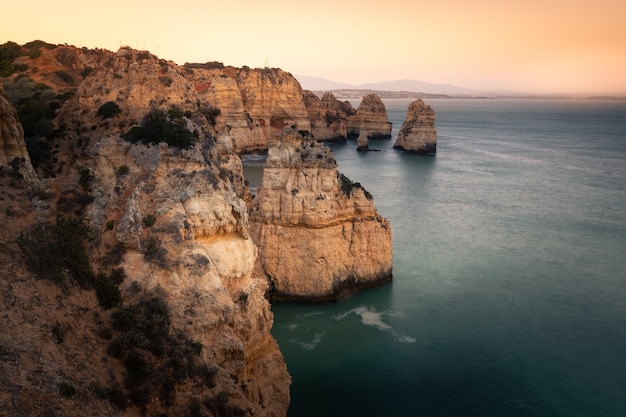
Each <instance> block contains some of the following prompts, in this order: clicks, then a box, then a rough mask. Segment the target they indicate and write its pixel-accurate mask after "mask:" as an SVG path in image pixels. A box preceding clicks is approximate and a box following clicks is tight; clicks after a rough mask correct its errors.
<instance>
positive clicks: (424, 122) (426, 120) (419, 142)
mask: <svg viewBox="0 0 626 417" xmlns="http://www.w3.org/2000/svg"><path fill="white" fill-rule="evenodd" d="M393 147H394V148H397V149H403V150H404V151H406V152H411V153H419V154H434V153H436V152H437V129H436V128H435V111H434V110H433V109H432V108H431V107H430V106H429V105H427V104H425V103H424V101H423V100H421V99H419V100H415V101H414V102H412V103H411V104H410V105H409V108H408V110H407V114H406V118H405V119H404V123H402V127H401V128H400V131H399V132H398V137H397V139H396V142H395V144H394V145H393Z"/></svg>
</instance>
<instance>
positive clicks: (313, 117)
mask: <svg viewBox="0 0 626 417" xmlns="http://www.w3.org/2000/svg"><path fill="white" fill-rule="evenodd" d="M333 99H334V100H333ZM303 100H304V106H305V107H306V110H307V114H308V117H309V120H310V122H311V134H312V135H313V137H314V138H315V139H317V140H321V141H329V142H345V141H346V139H347V135H348V128H347V124H346V123H347V120H346V119H347V115H346V113H345V112H343V111H342V110H341V108H340V105H339V102H338V101H337V99H335V97H334V96H333V95H332V94H331V93H326V94H325V95H324V97H323V98H322V99H320V98H319V97H318V96H317V95H316V94H315V93H313V92H311V91H304V95H303Z"/></svg>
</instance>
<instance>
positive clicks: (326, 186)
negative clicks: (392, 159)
mask: <svg viewBox="0 0 626 417" xmlns="http://www.w3.org/2000/svg"><path fill="white" fill-rule="evenodd" d="M250 230H251V236H252V238H253V240H254V241H255V242H256V243H257V245H258V247H259V258H258V262H257V265H258V269H259V270H261V271H262V273H263V274H265V275H266V276H267V277H268V280H269V282H270V288H271V290H272V299H273V300H275V301H284V302H293V301H305V302H324V301H332V300H337V299H341V298H343V297H345V296H346V295H349V294H351V293H353V292H354V291H357V290H358V289H361V288H366V287H371V286H376V285H381V284H383V283H386V282H389V281H390V280H391V279H392V252H391V225H390V223H389V220H387V219H385V218H382V217H381V216H380V215H379V214H378V213H377V211H376V208H375V206H374V203H373V201H372V197H371V195H370V194H369V193H368V192H367V191H365V190H364V189H363V188H362V187H361V186H360V184H358V183H352V182H351V181H350V180H349V179H348V178H346V177H345V176H343V175H341V174H340V173H339V172H338V170H337V164H336V161H335V159H334V155H333V154H332V151H331V150H330V149H329V148H328V147H327V146H325V145H323V144H321V143H318V142H316V141H315V140H313V139H311V138H310V137H306V136H303V135H302V134H301V133H298V132H297V131H296V130H295V129H292V128H286V129H285V131H284V132H283V134H282V136H281V137H280V138H278V139H276V140H274V141H272V142H271V143H270V148H269V151H268V159H267V162H266V165H265V168H264V172H263V182H262V185H261V186H260V187H259V189H258V191H257V195H256V198H255V199H254V201H253V203H252V208H251V210H250Z"/></svg>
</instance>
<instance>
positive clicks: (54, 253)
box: [17, 217, 95, 289]
mask: <svg viewBox="0 0 626 417" xmlns="http://www.w3.org/2000/svg"><path fill="white" fill-rule="evenodd" d="M90 238H91V233H90V230H89V228H88V227H87V225H86V224H84V223H83V222H82V221H81V220H79V219H77V218H74V217H58V218H57V220H56V223H55V224H51V223H49V222H45V223H39V224H37V225H35V226H33V227H31V228H30V229H29V230H28V231H26V232H23V233H21V234H20V236H19V237H18V238H17V244H18V246H19V247H20V249H21V250H22V253H23V254H24V258H25V261H26V265H27V266H28V268H29V269H30V270H31V272H33V273H34V274H35V275H37V276H38V277H39V278H41V279H50V280H52V281H53V282H54V283H56V284H57V285H59V286H60V287H61V288H64V289H67V288H68V282H67V278H66V272H67V273H69V274H70V276H71V277H72V278H73V279H74V280H75V281H76V282H77V283H78V284H79V285H80V286H81V287H85V288H89V287H91V286H92V285H93V282H94V278H95V276H94V272H93V270H92V268H91V264H90V263H89V254H88V252H87V249H86V247H85V245H86V242H87V241H88V240H89V239H90Z"/></svg>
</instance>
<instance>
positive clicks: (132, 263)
mask: <svg viewBox="0 0 626 417" xmlns="http://www.w3.org/2000/svg"><path fill="white" fill-rule="evenodd" d="M93 154H94V155H93V156H94V161H95V172H97V174H98V175H97V176H96V177H97V178H98V181H97V182H96V183H95V184H94V195H95V196H96V200H95V201H94V204H93V209H92V210H91V212H90V217H91V224H92V225H93V226H94V227H96V228H99V229H105V230H106V224H107V223H108V224H111V223H113V224H115V227H114V229H113V230H112V231H111V232H110V233H109V234H107V236H104V237H103V239H106V240H107V241H110V242H111V245H113V244H116V243H114V242H119V243H121V244H122V245H123V246H124V248H126V254H125V255H124V258H123V261H122V262H121V263H120V266H121V267H123V268H124V270H125V271H126V274H127V275H128V276H129V279H127V280H126V281H125V283H124V284H123V286H122V291H123V293H124V294H132V291H133V288H135V287H141V288H142V289H143V291H146V292H150V291H154V290H156V289H159V290H161V291H163V292H164V293H165V294H166V297H167V302H168V305H169V308H170V310H171V312H172V313H171V314H172V322H173V327H174V328H176V329H177V330H178V331H181V332H182V334H185V335H187V336H188V337H190V338H191V339H192V340H194V341H195V342H196V343H199V344H201V345H202V347H203V350H202V360H203V361H204V362H205V363H207V364H210V365H211V366H214V367H216V369H217V370H218V374H217V382H216V388H215V389H213V390H208V387H204V388H203V387H195V388H194V387H190V388H189V389H188V390H187V391H185V392H181V393H180V394H179V397H180V398H179V400H178V401H179V403H182V404H185V403H186V402H188V401H191V399H192V398H194V397H196V398H203V397H207V396H209V397H210V396H217V395H226V396H227V397H228V398H230V403H231V406H236V407H237V408H238V409H241V410H248V412H249V413H250V414H251V415H263V416H284V415H285V414H286V411H287V406H288V403H289V389H288V386H289V375H288V374H287V369H286V366H285V363H284V361H283V359H282V355H281V353H280V351H279V349H278V346H277V344H276V342H275V341H274V339H273V338H272V336H271V335H270V333H269V331H270V329H271V326H272V321H273V319H272V314H271V312H270V310H269V304H268V302H267V300H266V299H265V297H264V295H265V293H266V291H267V282H266V281H265V280H263V279H261V278H259V277H256V276H255V275H254V274H253V267H254V263H255V259H256V256H257V248H256V246H255V244H254V242H253V241H252V240H251V239H250V237H249V232H248V222H247V213H246V207H245V204H244V203H243V201H241V200H240V199H239V198H238V197H237V195H236V193H235V191H234V189H233V187H232V185H231V184H230V182H229V181H224V180H223V179H222V178H220V170H219V169H218V167H217V166H216V165H215V163H214V162H212V159H213V158H211V156H213V157H215V154H214V153H213V152H212V150H211V149H210V148H208V145H207V144H204V145H196V146H195V147H193V148H191V149H188V150H183V151H182V152H181V151H180V150H176V149H171V148H168V147H167V146H166V145H163V144H162V145H160V146H145V145H130V144H128V143H125V142H124V141H122V140H120V139H119V138H117V137H108V138H103V139H102V140H101V141H100V142H99V143H98V145H97V146H96V147H94V149H93ZM120 166H127V167H129V168H128V169H129V172H128V174H125V175H123V176H120V175H119V173H118V169H119V167H120ZM115 190H117V191H115ZM150 216H152V218H153V219H154V220H153V224H150V223H147V222H146V220H145V219H146V218H149V217H150ZM213 391H214V392H213ZM220 392H222V393H220ZM161 409H162V408H161ZM157 410H159V407H158V406H157V407H156V408H155V409H154V411H155V412H156V411H157Z"/></svg>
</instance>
